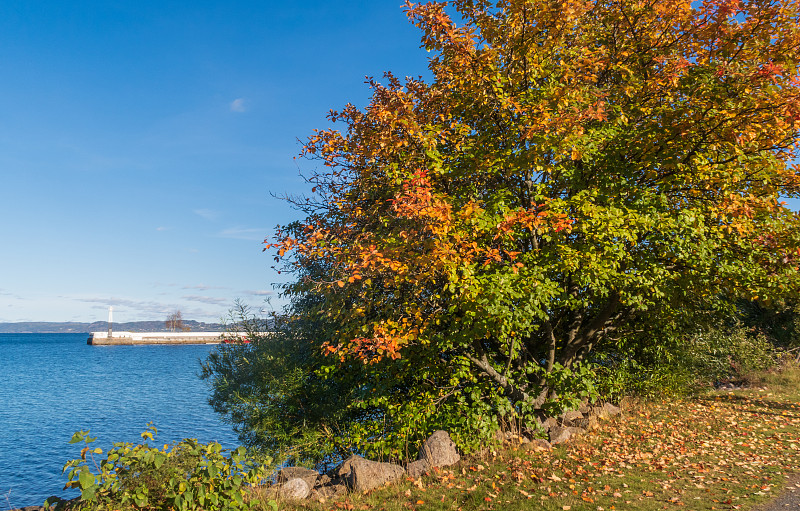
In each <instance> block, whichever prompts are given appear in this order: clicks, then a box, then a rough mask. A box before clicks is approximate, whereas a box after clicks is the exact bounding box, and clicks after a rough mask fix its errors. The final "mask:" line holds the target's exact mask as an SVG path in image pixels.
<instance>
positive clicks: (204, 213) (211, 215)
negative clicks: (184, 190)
mask: <svg viewBox="0 0 800 511" xmlns="http://www.w3.org/2000/svg"><path fill="white" fill-rule="evenodd" d="M194 214H195V215H198V216H201V217H203V218H205V219H206V220H216V219H217V218H219V211H215V210H213V209H195V210H194Z"/></svg>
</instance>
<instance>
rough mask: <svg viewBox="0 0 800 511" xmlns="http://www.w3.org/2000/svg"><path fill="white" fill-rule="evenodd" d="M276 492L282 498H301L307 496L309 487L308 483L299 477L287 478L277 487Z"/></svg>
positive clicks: (309, 490)
mask: <svg viewBox="0 0 800 511" xmlns="http://www.w3.org/2000/svg"><path fill="white" fill-rule="evenodd" d="M278 494H279V495H280V496H281V497H282V498H284V499H295V500H301V499H305V498H308V496H309V494H311V488H309V486H308V483H307V482H305V481H304V480H303V479H300V478H299V477H295V478H294V479H289V480H288V481H286V482H285V483H283V484H281V485H280V487H279V488H278Z"/></svg>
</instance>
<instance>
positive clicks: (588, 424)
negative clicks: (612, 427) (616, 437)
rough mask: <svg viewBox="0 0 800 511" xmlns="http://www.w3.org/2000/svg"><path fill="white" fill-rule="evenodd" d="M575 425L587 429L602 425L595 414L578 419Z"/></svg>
mask: <svg viewBox="0 0 800 511" xmlns="http://www.w3.org/2000/svg"><path fill="white" fill-rule="evenodd" d="M574 424H575V426H577V427H579V428H583V429H585V430H587V431H591V430H594V429H597V428H599V427H600V423H599V422H597V417H595V416H594V415H589V416H588V417H584V418H583V419H581V420H579V421H576V422H575V423H574Z"/></svg>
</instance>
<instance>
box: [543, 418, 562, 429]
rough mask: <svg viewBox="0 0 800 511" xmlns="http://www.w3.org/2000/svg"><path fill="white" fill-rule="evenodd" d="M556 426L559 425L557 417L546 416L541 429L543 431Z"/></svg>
mask: <svg viewBox="0 0 800 511" xmlns="http://www.w3.org/2000/svg"><path fill="white" fill-rule="evenodd" d="M557 426H559V424H558V419H556V418H555V417H548V418H547V419H545V420H544V421H543V422H542V429H543V430H545V431H550V430H551V429H553V428H555V427H557Z"/></svg>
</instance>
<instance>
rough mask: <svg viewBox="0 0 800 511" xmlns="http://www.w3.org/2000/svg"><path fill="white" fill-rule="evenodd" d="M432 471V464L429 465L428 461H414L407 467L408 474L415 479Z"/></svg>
mask: <svg viewBox="0 0 800 511" xmlns="http://www.w3.org/2000/svg"><path fill="white" fill-rule="evenodd" d="M430 469H431V464H430V463H428V460H425V459H422V460H417V461H412V462H411V463H409V464H408V466H406V474H408V477H413V478H414V479H416V478H418V477H420V476H421V475H423V474H425V472H427V471H428V470H430Z"/></svg>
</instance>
